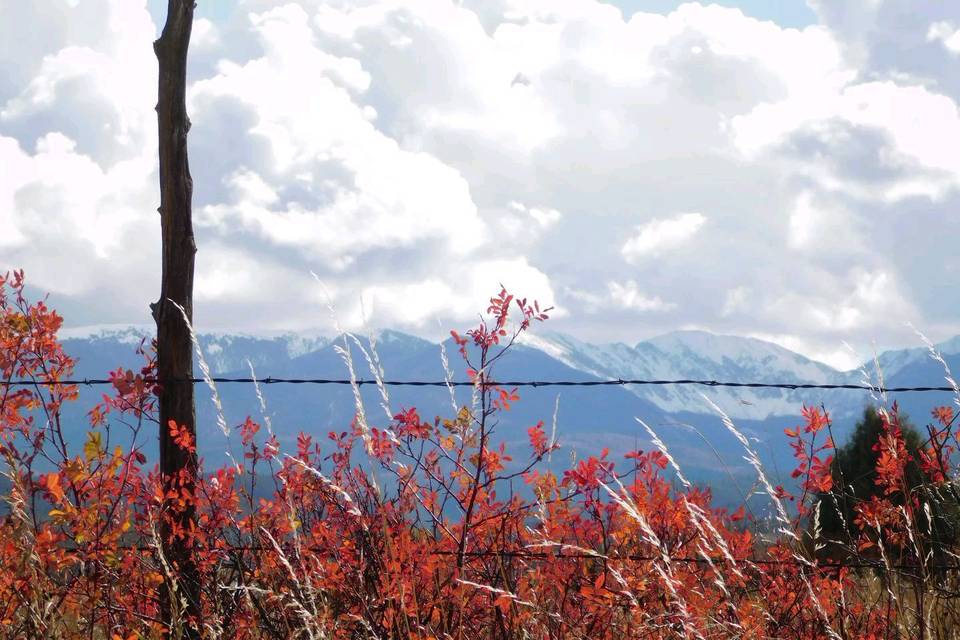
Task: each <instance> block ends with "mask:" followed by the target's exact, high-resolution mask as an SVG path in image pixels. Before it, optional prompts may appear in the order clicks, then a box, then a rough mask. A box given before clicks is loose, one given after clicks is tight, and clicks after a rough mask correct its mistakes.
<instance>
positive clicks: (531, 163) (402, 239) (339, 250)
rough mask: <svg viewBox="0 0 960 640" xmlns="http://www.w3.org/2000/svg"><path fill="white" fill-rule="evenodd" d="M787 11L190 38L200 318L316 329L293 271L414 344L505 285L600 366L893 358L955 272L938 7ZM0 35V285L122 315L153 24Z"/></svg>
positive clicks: (952, 329) (422, 0) (131, 258)
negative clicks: (689, 340) (675, 341)
mask: <svg viewBox="0 0 960 640" xmlns="http://www.w3.org/2000/svg"><path fill="white" fill-rule="evenodd" d="M810 4H811V6H812V7H813V8H814V9H815V10H816V12H817V15H818V17H819V19H820V24H817V25H813V26H809V27H806V28H803V29H787V28H783V27H781V26H779V25H777V24H775V23H773V22H769V21H761V20H755V19H753V18H750V17H749V16H747V15H744V13H743V12H741V11H738V10H736V9H729V8H723V7H719V6H715V5H710V6H704V5H702V4H699V3H695V2H691V3H686V4H683V5H682V6H680V7H679V8H678V9H676V10H675V11H672V12H670V13H669V14H660V13H652V12H635V13H633V14H627V15H624V14H623V13H622V12H621V11H620V10H618V9H617V8H616V7H614V6H612V5H610V4H607V3H604V2H599V1H597V0H567V1H563V2H558V1H557V0H497V1H495V2H474V1H472V0H466V1H464V2H455V1H453V0H362V1H358V2H349V3H343V2H332V1H326V0H301V1H300V2H287V1H278V0H243V1H242V2H239V3H238V4H237V5H236V7H235V8H234V9H232V10H231V11H226V12H220V13H218V14H217V15H213V14H203V13H201V14H200V19H198V20H197V22H196V27H195V33H194V36H195V37H194V41H193V43H192V48H191V85H190V87H189V91H188V94H189V110H190V114H191V118H192V120H193V129H192V130H191V134H190V152H191V166H192V168H193V171H194V177H195V183H196V187H195V227H196V232H197V236H198V244H199V246H200V251H199V253H198V258H197V260H198V272H197V314H198V321H199V322H200V324H201V326H203V325H204V324H206V325H208V326H216V327H218V328H223V329H231V328H242V329H245V330H255V329H258V328H264V329H274V328H292V329H295V328H312V327H317V326H319V327H320V328H323V326H325V323H326V322H327V320H326V318H327V313H326V310H325V300H324V298H323V296H322V295H321V294H320V293H319V292H318V291H317V287H316V285H315V283H314V282H313V280H312V278H311V277H310V276H309V273H310V272H311V271H314V272H316V273H317V274H318V276H319V277H320V278H321V279H322V280H323V281H324V282H325V283H327V285H328V289H329V291H330V293H331V296H332V297H333V298H334V303H335V305H336V306H337V308H338V309H340V310H341V312H342V314H343V316H344V318H346V321H348V322H354V321H357V322H359V320H360V300H363V301H364V307H365V308H366V309H367V311H368V313H369V315H370V316H371V317H370V318H369V320H370V321H371V322H372V323H374V324H381V325H386V326H395V327H397V328H406V329H410V330H415V331H419V332H421V333H429V332H431V331H433V330H434V329H433V327H435V326H436V321H437V320H441V321H443V322H456V321H459V320H463V319H466V318H469V317H472V316H473V314H474V313H475V312H476V311H477V310H478V308H480V307H482V303H483V300H485V299H486V297H487V296H488V295H489V293H490V291H491V290H492V289H493V288H495V287H496V286H497V284H498V283H499V282H503V283H504V284H508V286H513V287H514V288H515V289H516V290H517V293H520V294H521V295H526V296H530V297H539V298H541V300H542V301H544V302H545V303H548V304H555V305H558V306H559V307H560V308H561V309H562V310H563V312H562V313H561V314H560V316H561V317H558V318H557V321H556V328H557V329H559V330H567V331H571V332H573V333H578V334H580V335H582V336H583V337H585V338H587V339H600V340H604V341H609V340H612V339H623V340H628V341H635V340H636V339H638V338H641V337H644V336H647V335H652V334H654V333H660V332H663V331H666V330H670V329H673V328H677V327H682V326H688V325H691V324H697V325H698V326H702V327H705V328H709V329H713V330H715V331H720V332H732V333H740V334H750V335H765V336H771V337H774V338H775V339H776V340H777V341H779V342H780V343H781V344H785V345H786V344H787V342H789V345H787V346H795V347H796V348H800V349H802V350H804V351H805V352H806V353H808V354H821V355H823V354H826V355H823V357H829V358H835V357H838V356H836V354H837V353H838V351H837V348H838V347H837V345H838V343H839V342H840V341H841V340H847V341H850V342H858V341H860V342H863V341H867V340H870V339H876V340H877V341H878V342H879V343H880V344H890V345H893V344H897V343H902V342H905V341H907V340H909V339H910V335H909V332H907V331H906V330H904V329H903V325H902V322H903V321H904V320H906V319H910V320H913V321H914V323H915V324H917V325H918V326H922V327H924V329H925V330H926V331H927V332H928V333H930V334H933V335H934V337H947V336H948V335H951V334H953V333H957V332H960V324H958V323H957V322H956V320H955V318H956V317H958V316H957V312H958V311H960V307H958V306H957V305H958V303H956V302H955V301H953V300H954V298H955V297H954V296H950V295H944V291H945V289H946V285H943V286H940V285H938V284H937V283H939V282H946V281H949V280H955V278H953V276H954V275H956V274H960V260H958V258H955V257H953V256H954V255H955V251H953V248H952V246H951V245H950V243H949V238H951V237H954V236H955V233H954V232H955V231H960V222H958V221H956V219H955V217H953V218H951V217H950V215H949V214H948V213H947V212H949V211H952V210H953V209H955V208H956V206H957V205H960V189H958V187H960V159H958V158H960V157H958V155H957V154H956V152H955V149H956V148H957V146H958V144H957V143H960V115H958V114H960V112H958V108H957V101H958V100H960V80H958V76H957V75H956V74H955V73H953V68H954V67H955V64H956V56H957V46H956V39H957V28H956V25H958V24H960V9H958V8H957V6H956V5H955V4H954V3H928V4H927V5H923V6H918V5H917V4H916V3H914V2H910V1H909V0H875V1H872V2H869V3H850V2H845V1H842V0H811V2H810ZM202 10H203V7H202V6H201V7H200V11H202ZM12 11H14V12H15V14H13V17H12V18H11V19H10V20H4V21H3V22H2V23H0V42H6V43H13V44H9V45H0V71H2V73H0V166H3V167H4V172H5V174H4V179H3V180H0V228H2V229H3V232H2V233H0V268H7V267H14V266H23V267H26V269H27V270H28V275H29V276H32V278H33V282H34V283H35V284H36V285H37V287H38V288H40V289H42V290H49V291H52V292H53V293H54V294H55V299H54V302H58V301H59V303H60V306H61V307H64V311H65V312H66V314H67V319H68V322H72V323H82V322H97V323H99V322H124V321H126V322H144V321H145V320H148V317H147V316H146V302H147V301H149V300H151V299H154V298H155V296H156V285H157V280H158V275H157V272H158V266H157V265H158V264H159V262H158V261H159V256H158V253H159V252H158V227H159V225H158V224H157V222H158V220H157V215H156V212H155V210H156V206H157V204H158V196H157V189H156V182H157V175H156V161H155V156H156V142H155V135H156V121H155V113H154V112H153V105H154V103H155V99H156V98H155V91H156V88H155V66H156V63H155V60H154V57H153V53H152V51H151V49H150V43H151V41H152V39H153V37H154V36H155V34H156V30H157V25H156V24H154V23H153V22H152V21H151V19H150V13H149V12H148V11H147V10H146V8H145V6H144V3H143V2H140V3H137V2H130V1H129V0H91V1H90V2H83V3H74V4H70V3H66V4H64V3H60V2H55V1H54V0H38V1H37V2H31V3H18V4H17V5H16V8H15V9H12ZM14 18H15V19H14ZM24 23H29V24H32V25H34V29H33V31H34V33H36V34H38V36H37V37H35V38H28V37H25V35H24V34H23V33H21V32H19V31H17V29H16V28H15V27H14V26H11V25H16V24H24ZM930 256H935V259H931V257H930ZM65 273H69V274H70V276H71V277H70V278H65V277H64V275H63V274H65ZM511 283H512V284H511ZM104 301H106V302H107V303H106V304H104ZM263 309H269V310H271V313H264V312H263ZM98 313H99V314H106V315H108V316H109V317H106V318H102V317H97V314H98ZM600 315H602V316H603V322H602V323H598V321H597V318H598V316H600ZM638 318H640V319H642V322H638ZM247 323H250V324H247ZM253 323H256V324H253Z"/></svg>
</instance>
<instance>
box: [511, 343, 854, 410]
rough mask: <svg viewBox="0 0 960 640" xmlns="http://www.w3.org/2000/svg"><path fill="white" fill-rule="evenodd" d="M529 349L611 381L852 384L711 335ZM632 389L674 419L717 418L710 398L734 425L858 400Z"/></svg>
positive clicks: (785, 354)
mask: <svg viewBox="0 0 960 640" xmlns="http://www.w3.org/2000/svg"><path fill="white" fill-rule="evenodd" d="M525 341H526V343H527V344H528V346H531V347H534V348H537V349H540V350H542V351H544V352H545V353H547V354H549V355H551V356H552V357H554V358H556V359H558V360H560V361H562V362H564V363H565V364H567V365H569V366H571V367H574V368H577V369H579V370H581V371H584V372H588V373H591V374H592V375H595V376H598V377H601V378H609V379H616V378H625V379H642V380H676V379H694V380H719V381H731V382H741V381H742V382H747V381H750V382H771V383H773V382H778V383H779V382H785V383H815V384H830V383H841V382H848V381H849V377H850V375H849V374H845V373H842V372H839V371H836V370H834V369H832V368H831V367H829V366H827V365H825V364H821V363H819V362H815V361H813V360H810V359H808V358H805V357H804V356H801V355H799V354H797V353H794V352H792V351H789V350H788V349H785V348H783V347H780V346H778V345H775V344H773V343H769V342H764V341H762V340H757V339H754V338H741V337H737V336H721V335H715V334H712V333H708V332H705V331H676V332H672V333H668V334H665V335H662V336H658V337H656V338H653V339H651V340H646V341H643V342H640V343H638V344H637V345H636V346H635V347H630V346H628V345H625V344H622V343H614V344H607V345H592V344H587V343H584V342H580V341H578V340H576V339H574V338H571V337H569V336H565V335H562V334H556V333H546V332H544V333H540V334H539V335H536V336H532V337H525ZM630 389H631V390H632V391H633V392H634V393H635V394H637V395H638V396H640V397H642V398H644V399H646V400H649V401H650V402H653V403H654V404H655V405H657V406H658V407H659V408H660V409H662V410H664V411H667V412H671V413H678V412H691V413H709V412H711V410H710V408H709V406H708V405H707V403H706V402H705V401H704V399H703V397H702V396H701V394H704V395H707V396H708V397H710V398H711V400H713V401H714V402H716V403H717V404H718V405H719V406H720V407H721V408H722V409H724V411H726V412H728V413H729V415H731V416H732V417H735V418H748V419H763V418H766V417H768V416H771V415H796V414H798V413H799V411H800V408H801V406H802V405H803V403H804V402H806V403H807V404H810V403H812V402H819V401H820V400H824V401H827V400H829V402H828V404H831V405H836V404H837V402H838V401H840V403H841V404H842V405H843V406H846V405H848V404H850V403H851V402H855V400H854V394H851V393H850V392H843V391H833V392H818V391H811V390H803V391H801V390H796V391H794V390H780V389H743V388H725V387H696V386H678V385H663V386H639V385H635V386H632V387H630ZM828 393H829V394H830V395H829V398H828V397H827V394H828Z"/></svg>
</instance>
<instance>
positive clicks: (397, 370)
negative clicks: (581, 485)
mask: <svg viewBox="0 0 960 640" xmlns="http://www.w3.org/2000/svg"><path fill="white" fill-rule="evenodd" d="M147 335H148V332H147V331H144V330H142V329H137V328H119V329H118V328H109V329H100V330H98V331H95V332H89V333H88V334H86V335H76V334H73V335H69V337H67V338H66V339H65V340H64V348H65V349H66V351H67V353H69V354H70V355H72V356H74V358H75V359H76V360H77V368H76V374H77V376H78V377H86V378H99V377H103V376H105V375H106V373H107V372H109V371H110V370H114V369H116V368H117V367H118V366H123V367H126V368H139V366H140V365H141V362H142V360H141V359H140V358H138V357H137V356H136V354H135V345H136V344H139V342H140V341H141V340H142V339H143V338H144V337H145V336H147ZM199 340H200V344H201V346H202V349H203V352H204V357H205V358H206V360H207V361H208V363H209V364H210V367H211V369H212V371H213V372H214V374H217V375H224V376H228V377H235V376H236V377H247V376H248V375H249V373H250V371H249V367H248V364H247V361H248V360H249V362H251V363H252V364H253V365H254V368H255V371H256V375H257V377H258V378H260V379H263V378H266V377H268V376H272V377H294V378H345V377H347V371H346V368H345V365H344V362H343V359H342V357H341V355H340V354H339V353H338V352H337V351H336V350H335V348H334V347H335V346H336V345H341V346H342V344H343V342H342V341H341V340H340V339H336V340H334V339H332V338H324V337H319V336H307V337H305V336H300V335H294V334H287V335H280V336H267V337H256V336H244V335H230V334H201V335H200V337H199ZM358 340H359V342H360V344H361V345H363V347H364V349H365V350H367V352H368V353H369V352H370V340H369V339H368V338H366V337H358ZM375 341H376V351H377V354H378V356H379V360H380V363H381V364H382V366H383V368H384V370H385V373H386V377H387V378H390V379H396V380H442V379H443V377H444V373H445V372H444V368H443V365H442V364H441V357H440V345H438V344H437V343H434V342H430V341H428V340H424V339H421V338H417V337H415V336H411V335H407V334H404V333H401V332H397V331H381V332H379V333H378V334H376V335H375ZM348 342H349V344H350V345H351V350H352V351H353V362H354V366H355V367H356V374H357V376H358V377H361V378H366V379H371V378H372V377H373V376H372V374H371V371H370V368H369V365H368V362H367V359H366V358H365V357H364V355H363V354H362V353H361V352H360V350H359V349H357V348H356V344H355V343H354V342H353V341H352V340H348ZM335 343H336V344H335ZM445 346H446V351H447V355H448V357H449V360H450V365H451V366H452V368H453V374H454V377H455V379H458V380H464V379H466V375H465V365H464V364H463V362H462V361H461V360H460V359H459V357H458V355H457V353H456V352H457V349H456V347H455V345H453V344H452V341H450V340H447V341H446V342H445ZM958 347H960V339H954V340H951V341H947V342H946V343H943V344H941V345H939V348H940V349H941V351H942V353H943V355H944V358H945V360H946V361H947V363H948V365H949V366H950V367H952V368H954V369H955V370H956V371H958V372H960V349H958ZM878 361H879V362H880V363H881V366H882V367H883V368H884V374H885V375H884V381H885V383H886V384H887V385H888V386H925V385H937V386H940V385H942V384H944V383H943V379H944V375H945V374H944V370H943V366H942V365H941V364H940V363H939V362H935V361H934V360H932V359H931V358H930V357H929V354H928V352H927V350H926V349H924V348H917V349H908V350H903V351H896V352H887V353H883V354H880V356H878ZM865 368H866V369H867V370H868V371H872V370H873V364H872V362H871V363H868V364H867V365H865ZM497 371H498V376H499V377H500V378H501V379H508V380H574V381H577V380H583V381H591V380H598V379H618V378H620V379H644V380H672V379H694V380H721V381H734V382H737V381H759V382H778V383H779V382H787V383H798V384H799V383H817V384H824V383H860V381H861V378H862V374H861V373H860V372H859V371H856V370H854V371H849V372H843V371H837V370H834V369H832V368H830V367H829V366H827V365H825V364H821V363H818V362H815V361H812V360H810V359H808V358H806V357H804V356H802V355H799V354H797V353H793V352H791V351H789V350H787V349H784V348H783V347H780V346H778V345H775V344H772V343H769V342H764V341H762V340H757V339H752V338H742V337H735V336H721V335H714V334H710V333H706V332H700V331H678V332H673V333H669V334H666V335H663V336H659V337H656V338H653V339H650V340H645V341H642V342H640V343H638V344H636V345H633V346H630V345H627V344H622V343H614V344H606V345H596V344H590V343H586V342H583V341H580V340H577V339H575V338H572V337H570V336H566V335H562V334H557V333H546V332H541V333H533V332H531V333H529V334H524V338H523V340H522V342H521V343H520V344H519V345H517V346H516V347H515V348H514V350H513V352H512V354H510V355H509V356H508V357H507V358H505V359H503V360H502V361H501V362H499V363H498V369H497ZM102 391H103V390H102V389H100V388H96V387H89V388H88V387H81V389H80V393H81V397H80V401H79V402H77V403H75V404H76V407H75V408H74V409H71V410H72V411H74V414H73V415H72V419H71V420H70V421H69V422H70V424H71V425H73V426H71V427H70V428H71V429H75V432H74V436H72V438H73V439H74V440H76V442H78V443H81V444H82V442H83V440H84V433H85V430H86V429H87V427H86V426H85V425H86V420H85V417H84V413H85V411H86V410H88V409H89V408H90V407H91V406H92V405H93V404H94V403H95V402H97V401H98V400H99V398H100V393H101V392H102ZM262 391H263V396H264V398H265V400H266V403H267V407H268V413H269V415H270V416H271V419H272V424H273V428H274V430H275V432H276V433H277V435H278V437H279V438H280V441H281V445H283V446H288V447H291V448H292V447H294V446H295V442H296V435H297V433H299V432H300V431H305V432H308V433H313V434H316V435H317V437H319V438H322V437H323V434H326V433H328V432H330V431H334V430H335V431H337V432H339V431H341V430H343V429H344V428H346V427H347V426H348V425H349V424H350V422H351V420H352V419H353V415H354V411H355V408H354V398H353V394H352V391H351V390H350V388H349V387H348V386H342V385H326V386H313V385H265V386H264V387H263V388H262ZM519 391H520V396H521V401H520V402H517V403H515V404H514V406H513V408H512V409H511V411H509V412H508V414H505V415H503V416H501V421H500V423H499V433H500V437H502V438H503V439H504V440H505V442H506V443H507V444H508V445H509V446H510V447H511V448H515V447H516V448H519V450H523V447H526V446H527V445H526V430H527V428H528V427H529V426H530V425H532V424H536V423H537V421H539V420H543V421H545V422H546V423H547V424H550V423H551V421H552V419H553V416H554V415H556V416H557V430H558V434H559V438H560V443H561V445H562V446H563V447H564V448H565V453H564V454H563V455H564V456H566V455H580V456H582V455H587V454H589V453H590V452H597V451H599V450H600V449H601V448H603V447H609V448H610V450H611V451H612V452H614V455H618V454H620V453H625V452H627V451H629V450H631V449H634V448H643V449H649V448H650V447H651V446H652V445H651V443H650V439H649V435H648V434H647V433H646V432H645V431H644V430H643V429H642V428H641V427H640V426H639V425H638V424H637V422H636V420H635V418H641V419H642V420H644V422H646V423H647V424H649V425H650V426H651V427H653V428H654V429H655V430H656V431H657V434H658V435H659V436H660V437H661V438H662V439H663V440H664V441H665V442H666V443H667V445H668V447H669V448H670V449H671V451H672V452H673V453H674V454H675V455H676V456H677V457H678V459H681V460H682V461H683V465H684V468H685V470H687V472H688V473H689V474H690V475H691V477H693V478H701V479H702V478H710V477H712V476H711V474H713V475H716V474H717V473H719V471H718V470H719V469H726V468H729V469H733V470H734V471H735V472H736V473H744V474H749V473H750V470H749V469H747V468H745V467H744V465H743V464H742V456H743V449H742V446H741V444H740V443H739V442H738V441H737V440H736V439H735V438H733V436H732V435H731V434H730V433H729V432H728V431H727V430H726V428H725V427H724V426H723V424H722V423H721V421H720V420H719V418H718V416H717V414H716V412H715V411H714V410H713V408H711V407H710V406H709V404H708V403H707V402H706V401H705V399H704V396H706V397H708V398H710V400H711V401H712V402H714V403H715V404H717V405H718V406H719V407H720V408H721V409H722V410H723V411H724V412H726V413H727V414H728V415H730V416H731V417H732V418H733V419H734V421H735V422H736V424H737V427H738V428H739V429H740V430H741V431H742V432H743V433H745V434H746V435H747V436H748V438H752V439H754V440H755V441H756V445H757V450H758V451H759V453H760V455H761V457H762V458H764V459H765V460H767V461H769V462H771V463H772V467H773V468H774V469H781V470H783V469H787V470H789V469H791V468H792V464H793V461H792V459H791V458H790V450H789V448H788V447H787V446H786V443H785V442H784V440H785V436H784V434H783V429H784V427H792V426H795V425H796V424H799V423H800V421H801V418H800V411H801V408H802V406H803V405H804V404H806V405H812V404H813V405H819V404H821V403H822V404H823V405H824V406H825V407H826V408H827V409H828V410H829V411H830V413H831V415H832V416H833V418H834V434H835V435H836V436H837V437H838V439H839V440H840V441H841V442H842V441H843V439H844V437H845V434H846V433H849V430H850V429H851V428H852V427H853V424H854V423H855V421H856V419H857V418H858V417H859V415H860V413H861V412H862V410H863V407H864V405H865V404H867V403H870V402H872V401H874V399H873V398H871V396H870V394H868V393H865V392H863V391H855V390H781V389H749V388H725V387H703V386H678V385H664V386H639V385H633V386H627V387H623V386H591V387H536V388H531V387H526V388H523V389H520V390H519ZM388 392H389V397H388V399H387V401H384V400H383V398H382V397H381V396H380V394H379V392H378V390H377V389H376V387H374V386H372V385H371V386H365V387H363V388H362V394H361V395H362V397H363V399H364V403H365V406H366V413H367V416H368V419H369V420H371V421H372V424H384V423H385V422H386V421H388V420H389V416H390V415H393V413H395V412H397V411H398V410H399V409H401V408H408V407H412V406H416V407H417V408H418V410H420V412H421V415H423V416H431V417H432V416H435V415H436V416H448V415H450V413H451V411H452V408H451V398H450V395H449V392H448V390H447V389H446V388H444V387H391V388H389V389H388ZM701 394H702V395H701ZM219 395H220V398H221V400H222V405H223V407H224V411H225V414H226V416H225V417H226V420H227V424H228V425H236V424H240V423H241V422H243V420H244V418H245V417H246V416H247V415H250V416H259V415H260V413H261V407H260V404H259V401H258V399H257V397H256V395H255V393H254V391H253V390H252V389H250V388H249V385H243V384H222V385H219ZM456 396H457V397H456V401H457V403H458V404H459V405H463V404H467V403H469V402H470V390H469V389H466V388H460V389H458V390H457V393H456ZM196 398H197V418H198V423H197V424H198V441H199V442H200V447H201V449H202V453H203V455H204V456H205V457H206V458H207V459H208V460H209V461H211V462H217V461H219V460H222V459H223V458H224V456H225V454H224V451H226V450H227V448H228V446H230V445H229V444H228V439H226V438H225V437H224V435H223V434H222V433H220V431H219V429H217V428H216V426H215V424H216V421H215V420H214V408H213V404H212V403H211V402H210V396H209V393H208V392H207V390H206V388H205V387H203V386H198V387H197V395H196ZM889 400H891V401H892V400H897V401H898V402H899V403H900V405H901V407H902V408H903V409H904V410H905V411H906V413H907V414H908V415H909V416H911V417H912V418H913V421H914V422H915V423H916V424H918V425H920V426H922V425H923V424H924V423H925V421H926V420H927V417H928V416H929V411H930V409H931V408H932V407H934V406H938V405H943V404H951V403H952V402H953V396H952V394H949V393H930V394H921V393H914V394H894V397H891V398H889ZM558 408H559V410H557V409H558ZM704 441H706V442H708V443H709V446H706V445H705V442H704ZM148 445H149V443H148ZM78 446H81V445H78ZM150 446H152V445H150ZM233 446H236V445H235V444H234V445H233ZM148 453H149V451H148ZM718 457H719V458H720V459H719V460H718ZM720 460H722V461H723V464H722V465H721V463H720ZM768 471H769V469H768ZM724 473H726V471H724ZM745 477H746V476H745ZM788 480H789V479H788V478H781V481H788ZM746 486H749V482H748V483H747V485H746Z"/></svg>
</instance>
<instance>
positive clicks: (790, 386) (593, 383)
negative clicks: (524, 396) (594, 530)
mask: <svg viewBox="0 0 960 640" xmlns="http://www.w3.org/2000/svg"><path fill="white" fill-rule="evenodd" d="M211 380H212V381H213V382H215V383H225V384H232V383H239V384H253V383H255V382H257V383H260V384H316V385H351V384H358V385H371V384H373V385H376V384H382V385H385V386H390V387H447V386H453V387H473V386H483V387H493V386H497V387H534V388H536V387H609V386H632V385H636V386H668V385H697V386H703V387H733V388H745V389H786V390H790V391H797V390H802V389H825V390H831V389H839V390H853V391H872V392H874V393H922V392H948V393H950V392H953V391H954V389H953V387H946V386H941V387H937V386H917V387H877V386H871V385H865V384H814V383H794V382H736V381H726V380H694V379H677V380H643V379H623V378H618V379H616V380H502V381H492V380H491V381H486V382H476V383H475V382H469V381H463V380H457V381H449V382H448V381H446V380H381V381H377V380H366V379H358V380H356V381H352V380H349V379H346V378H274V377H271V376H268V377H266V378H257V379H256V380H254V379H253V378H225V377H213V378H211ZM144 382H146V383H148V384H160V383H162V381H161V380H159V379H156V378H144ZM203 382H206V380H205V379H204V378H175V379H171V380H169V381H167V382H166V384H197V383H203ZM113 383H114V381H113V380H111V379H109V378H73V379H66V380H50V381H44V380H22V379H18V380H0V386H6V387H36V386H40V387H48V386H55V385H76V386H96V385H112V384H113Z"/></svg>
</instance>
